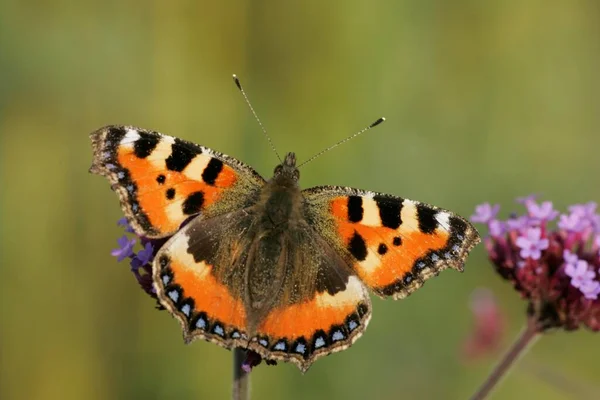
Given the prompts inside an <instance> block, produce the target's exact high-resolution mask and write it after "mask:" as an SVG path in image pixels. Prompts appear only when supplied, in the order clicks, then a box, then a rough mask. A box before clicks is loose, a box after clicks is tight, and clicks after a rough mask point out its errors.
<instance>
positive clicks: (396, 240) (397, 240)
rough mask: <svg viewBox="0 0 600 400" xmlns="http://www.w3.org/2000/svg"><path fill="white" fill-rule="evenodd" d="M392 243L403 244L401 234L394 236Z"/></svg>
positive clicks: (395, 244)
mask: <svg viewBox="0 0 600 400" xmlns="http://www.w3.org/2000/svg"><path fill="white" fill-rule="evenodd" d="M392 244H393V245H394V246H400V245H401V244H402V238H401V237H400V236H396V237H394V239H393V240H392Z"/></svg>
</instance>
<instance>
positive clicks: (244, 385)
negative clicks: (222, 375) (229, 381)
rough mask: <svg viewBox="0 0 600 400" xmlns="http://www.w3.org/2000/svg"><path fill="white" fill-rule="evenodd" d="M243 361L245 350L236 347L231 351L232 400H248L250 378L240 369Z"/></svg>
mask: <svg viewBox="0 0 600 400" xmlns="http://www.w3.org/2000/svg"><path fill="white" fill-rule="evenodd" d="M245 359H246V350H244V349H240V348H237V347H236V348H234V349H233V388H232V394H231V398H232V399H233V400H249V399H250V391H249V386H250V377H249V376H248V374H247V373H246V371H244V370H243V369H242V364H243V363H244V360H245Z"/></svg>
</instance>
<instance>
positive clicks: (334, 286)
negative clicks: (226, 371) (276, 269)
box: [250, 224, 371, 371]
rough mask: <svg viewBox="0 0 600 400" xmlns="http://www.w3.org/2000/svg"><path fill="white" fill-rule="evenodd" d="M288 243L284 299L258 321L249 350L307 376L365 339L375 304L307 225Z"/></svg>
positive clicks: (347, 267) (342, 262)
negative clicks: (288, 363)
mask: <svg viewBox="0 0 600 400" xmlns="http://www.w3.org/2000/svg"><path fill="white" fill-rule="evenodd" d="M287 240H288V243H286V244H285V249H286V250H285V251H286V253H287V260H286V261H287V265H286V271H287V277H286V279H285V280H284V281H283V282H282V285H281V290H280V293H281V295H280V296H277V298H276V301H275V304H274V307H272V308H271V309H270V310H269V312H268V313H267V314H266V315H264V317H261V318H260V322H259V324H258V326H257V329H256V338H255V340H253V341H252V342H251V343H250V349H252V350H254V351H256V352H257V353H259V354H261V355H262V356H263V357H264V358H268V359H274V360H283V361H291V362H293V363H294V364H296V365H297V366H298V367H299V368H300V369H301V370H302V371H306V370H307V369H308V368H309V367H310V365H311V364H312V363H313V362H315V360H317V359H318V358H320V357H322V356H325V355H328V354H331V353H334V352H337V351H341V350H344V349H346V348H348V347H349V346H350V345H352V343H354V342H355V341H356V340H357V339H358V338H359V337H360V336H361V335H362V333H363V332H364V330H365V329H366V327H367V325H368V323H369V320H370V318H371V301H370V298H369V294H368V291H367V289H366V287H365V286H364V285H363V284H362V283H361V282H360V279H358V277H357V276H356V275H355V274H354V273H353V272H352V270H351V269H350V268H349V266H348V264H347V263H346V262H345V261H344V259H343V258H342V257H341V256H340V255H339V254H338V253H337V252H335V250H334V249H333V248H331V246H329V244H327V243H326V242H325V241H324V240H323V239H322V238H320V237H319V236H317V235H316V233H315V232H314V231H313V230H312V229H311V228H310V227H308V226H307V225H306V224H301V226H300V227H299V228H296V232H293V231H292V232H291V233H290V235H288V236H287Z"/></svg>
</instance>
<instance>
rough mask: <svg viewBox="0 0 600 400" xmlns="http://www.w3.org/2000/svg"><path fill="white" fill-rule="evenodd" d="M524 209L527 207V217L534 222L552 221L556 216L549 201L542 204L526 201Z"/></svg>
mask: <svg viewBox="0 0 600 400" xmlns="http://www.w3.org/2000/svg"><path fill="white" fill-rule="evenodd" d="M525 207H527V211H528V212H529V216H530V217H531V218H532V219H534V220H536V221H544V220H545V221H552V220H553V219H554V218H556V216H557V215H558V211H556V210H554V207H552V202H551V201H544V202H543V203H542V204H537V203H536V202H535V201H527V202H526V203H525Z"/></svg>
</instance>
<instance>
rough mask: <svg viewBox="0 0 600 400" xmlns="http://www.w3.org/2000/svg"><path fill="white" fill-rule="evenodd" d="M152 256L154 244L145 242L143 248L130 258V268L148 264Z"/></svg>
mask: <svg viewBox="0 0 600 400" xmlns="http://www.w3.org/2000/svg"><path fill="white" fill-rule="evenodd" d="M153 258H154V246H152V243H150V242H146V244H145V245H144V248H143V249H142V250H140V251H138V253H137V254H136V255H135V257H133V258H132V259H131V268H140V267H141V266H142V265H146V264H150V262H151V261H152V259H153Z"/></svg>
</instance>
